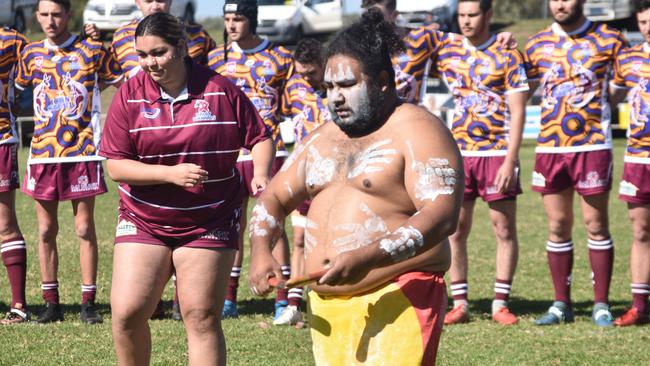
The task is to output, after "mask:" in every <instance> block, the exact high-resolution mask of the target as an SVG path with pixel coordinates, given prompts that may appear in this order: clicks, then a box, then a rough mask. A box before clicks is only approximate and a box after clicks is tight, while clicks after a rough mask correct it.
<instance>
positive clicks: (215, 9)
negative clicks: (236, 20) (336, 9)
mask: <svg viewBox="0 0 650 366" xmlns="http://www.w3.org/2000/svg"><path fill="white" fill-rule="evenodd" d="M196 2H197V5H198V9H196V18H197V19H201V18H208V17H216V16H220V15H221V8H223V2H224V0H196ZM360 7H361V0H343V8H344V13H349V12H352V11H355V10H358V9H359V8H360Z"/></svg>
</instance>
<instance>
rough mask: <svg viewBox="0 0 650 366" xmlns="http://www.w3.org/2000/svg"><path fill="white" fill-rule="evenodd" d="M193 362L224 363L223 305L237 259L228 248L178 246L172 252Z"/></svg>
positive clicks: (191, 360) (233, 252)
mask: <svg viewBox="0 0 650 366" xmlns="http://www.w3.org/2000/svg"><path fill="white" fill-rule="evenodd" d="M173 260H174V268H176V283H177V284H178V297H179V301H180V303H181V304H183V306H181V314H182V316H183V323H184V324H185V330H186V331H187V342H188V351H189V364H190V365H225V364H226V341H225V338H224V336H223V331H222V329H221V308H222V306H223V301H224V299H225V296H226V286H227V284H228V276H229V275H230V269H231V268H232V265H233V261H234V260H235V251H234V250H229V249H200V248H178V249H176V250H174V253H173Z"/></svg>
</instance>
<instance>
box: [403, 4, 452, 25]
mask: <svg viewBox="0 0 650 366" xmlns="http://www.w3.org/2000/svg"><path fill="white" fill-rule="evenodd" d="M457 8H458V0H408V1H407V0H398V1H397V11H398V12H399V15H400V18H399V21H400V22H401V23H402V24H403V25H405V26H407V27H419V26H421V25H425V24H429V23H432V22H433V23H438V24H440V29H442V30H444V31H458V30H457V29H455V24H456V11H457Z"/></svg>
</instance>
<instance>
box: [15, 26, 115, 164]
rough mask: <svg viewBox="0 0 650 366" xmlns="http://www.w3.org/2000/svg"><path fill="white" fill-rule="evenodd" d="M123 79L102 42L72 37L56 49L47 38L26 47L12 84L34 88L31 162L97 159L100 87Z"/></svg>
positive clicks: (21, 87) (99, 129)
mask: <svg viewBox="0 0 650 366" xmlns="http://www.w3.org/2000/svg"><path fill="white" fill-rule="evenodd" d="M121 78H122V72H121V69H120V65H119V64H118V63H117V61H116V60H115V59H114V58H113V56H112V54H111V53H110V52H108V51H107V50H106V49H105V48H104V47H103V46H102V43H101V42H98V41H94V40H92V39H89V38H86V39H80V38H79V37H77V36H76V35H72V36H70V38H69V39H68V40H66V41H65V42H64V43H63V44H61V45H59V46H56V45H52V44H50V43H49V41H48V40H47V39H46V40H43V41H39V42H32V43H29V44H28V45H27V46H25V48H24V49H23V51H22V53H21V60H20V62H19V64H18V69H17V72H16V78H15V83H16V87H17V88H18V89H21V90H22V89H24V88H26V87H28V86H33V87H34V136H33V137H32V143H31V155H30V164H37V163H62V162H78V161H87V160H99V157H98V156H96V150H97V148H96V147H97V143H98V142H99V138H100V135H101V126H100V114H101V104H100V95H99V83H100V82H103V83H106V84H112V83H116V82H118V81H120V79H121Z"/></svg>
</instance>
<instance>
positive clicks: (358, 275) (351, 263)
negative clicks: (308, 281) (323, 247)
mask: <svg viewBox="0 0 650 366" xmlns="http://www.w3.org/2000/svg"><path fill="white" fill-rule="evenodd" d="M370 248H371V247H363V248H359V249H355V250H350V251H348V252H343V253H340V254H338V255H337V256H336V257H335V258H334V260H333V261H332V262H330V264H329V269H328V270H327V272H326V273H325V274H324V275H323V277H321V279H320V280H319V281H318V284H319V285H328V286H340V285H352V284H355V283H357V282H359V281H361V280H362V279H363V278H364V277H366V275H367V274H368V272H370V270H371V269H372V268H373V267H372V261H371V260H370V258H371V257H372V256H371V255H369V252H370V251H369V250H368V249H370Z"/></svg>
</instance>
